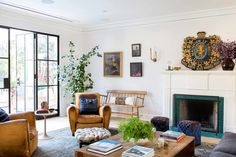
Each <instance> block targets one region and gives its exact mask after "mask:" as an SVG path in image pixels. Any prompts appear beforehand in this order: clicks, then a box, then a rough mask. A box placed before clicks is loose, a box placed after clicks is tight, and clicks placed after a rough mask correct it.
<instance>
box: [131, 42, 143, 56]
mask: <svg viewBox="0 0 236 157" xmlns="http://www.w3.org/2000/svg"><path fill="white" fill-rule="evenodd" d="M131 47H132V57H140V56H141V44H132V46H131Z"/></svg>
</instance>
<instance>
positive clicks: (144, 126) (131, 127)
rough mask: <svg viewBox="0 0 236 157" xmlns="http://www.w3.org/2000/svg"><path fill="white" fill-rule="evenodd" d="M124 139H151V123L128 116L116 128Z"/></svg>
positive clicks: (152, 135) (152, 134)
mask: <svg viewBox="0 0 236 157" xmlns="http://www.w3.org/2000/svg"><path fill="white" fill-rule="evenodd" d="M118 131H119V132H120V133H121V135H122V137H123V139H124V140H125V141H130V140H131V139H134V141H135V142H137V141H138V140H139V139H146V138H147V139H148V140H153V137H154V133H153V125H152V124H151V123H150V122H143V121H141V120H139V119H138V118H130V119H129V120H128V121H125V122H121V123H120V125H119V128H118Z"/></svg>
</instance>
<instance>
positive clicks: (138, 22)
mask: <svg viewBox="0 0 236 157" xmlns="http://www.w3.org/2000/svg"><path fill="white" fill-rule="evenodd" d="M235 14H236V6H233V7H227V8H220V9H209V10H201V11H192V12H185V13H176V14H172V15H166V16H157V17H151V18H143V19H135V20H125V21H119V22H111V23H106V24H100V25H87V26H86V25H84V26H81V31H82V32H92V31H100V30H107V29H121V28H123V29H124V28H129V27H140V26H151V25H158V24H163V23H170V22H181V21H188V20H197V19H203V18H212V17H217V16H227V15H235Z"/></svg>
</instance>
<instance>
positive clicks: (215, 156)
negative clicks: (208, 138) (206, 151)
mask: <svg viewBox="0 0 236 157" xmlns="http://www.w3.org/2000/svg"><path fill="white" fill-rule="evenodd" d="M209 157H235V155H232V154H228V153H224V152H217V151H213V152H212V153H211V154H210V156H209Z"/></svg>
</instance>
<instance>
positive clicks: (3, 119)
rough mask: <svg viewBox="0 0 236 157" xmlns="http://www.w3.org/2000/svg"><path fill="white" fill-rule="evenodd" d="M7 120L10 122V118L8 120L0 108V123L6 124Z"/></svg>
mask: <svg viewBox="0 0 236 157" xmlns="http://www.w3.org/2000/svg"><path fill="white" fill-rule="evenodd" d="M9 120H10V118H9V116H8V114H7V113H6V112H5V111H4V110H3V109H2V108H0V122H6V121H9Z"/></svg>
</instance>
